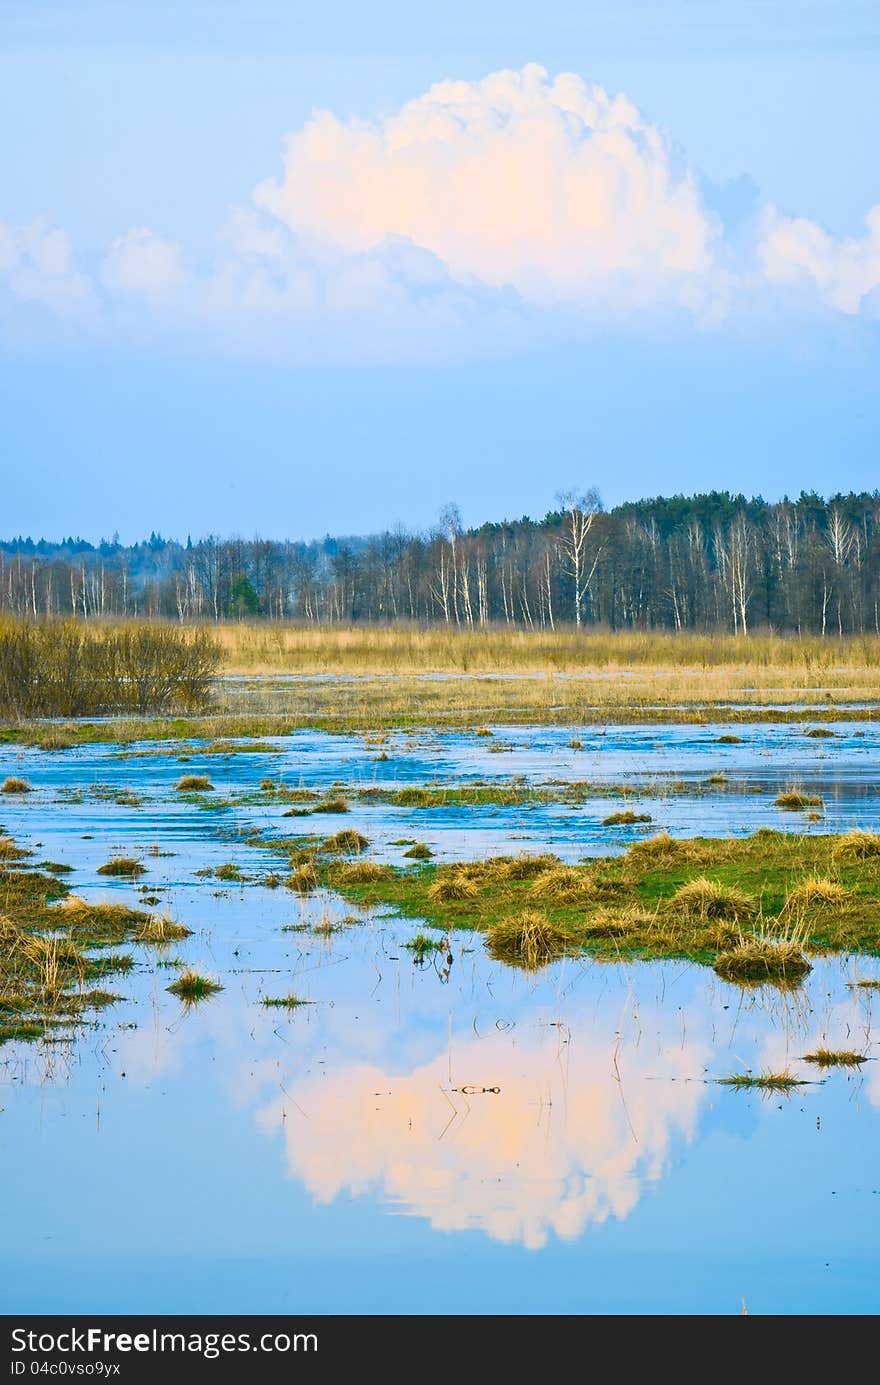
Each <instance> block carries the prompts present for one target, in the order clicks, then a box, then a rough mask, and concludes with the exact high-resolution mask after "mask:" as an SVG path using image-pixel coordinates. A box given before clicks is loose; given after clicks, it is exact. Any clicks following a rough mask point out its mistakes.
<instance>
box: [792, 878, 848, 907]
mask: <svg viewBox="0 0 880 1385" xmlns="http://www.w3.org/2000/svg"><path fill="white" fill-rule="evenodd" d="M849 897H850V891H849V890H848V889H846V888H845V887H844V886H843V885H841V884H840V882H839V881H838V880H826V879H823V878H822V877H821V876H818V875H810V876H808V877H807V879H806V880H802V881H801V883H800V884H799V885H795V887H794V889H793V890H791V892H790V893H789V896H788V899H787V900H786V905H787V907H788V908H790V909H828V908H834V907H835V906H836V905H839V904H843V903H845V902H846V900H847V899H849Z"/></svg>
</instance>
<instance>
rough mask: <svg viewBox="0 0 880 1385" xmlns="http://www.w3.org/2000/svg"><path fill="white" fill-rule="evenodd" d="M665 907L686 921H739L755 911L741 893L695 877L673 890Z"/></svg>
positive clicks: (753, 902)
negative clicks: (673, 892)
mask: <svg viewBox="0 0 880 1385" xmlns="http://www.w3.org/2000/svg"><path fill="white" fill-rule="evenodd" d="M667 908H669V909H671V910H672V911H673V913H678V914H681V915H682V916H683V917H684V918H687V919H701V920H703V919H733V920H736V919H743V918H751V917H752V915H753V914H754V912H755V901H754V900H753V899H750V898H749V896H748V895H747V894H744V893H743V892H742V891H741V890H735V889H731V887H730V886H728V885H719V884H718V883H717V881H715V880H707V879H706V877H705V876H702V875H701V876H698V877H697V878H696V879H695V880H689V881H688V882H687V884H686V885H682V886H681V888H680V889H678V890H676V892H675V894H674V895H673V896H672V898H671V899H670V900H669V903H668V905H667Z"/></svg>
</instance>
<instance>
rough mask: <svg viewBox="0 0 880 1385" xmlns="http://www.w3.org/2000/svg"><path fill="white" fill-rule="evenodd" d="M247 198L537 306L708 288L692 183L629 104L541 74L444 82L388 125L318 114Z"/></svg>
mask: <svg viewBox="0 0 880 1385" xmlns="http://www.w3.org/2000/svg"><path fill="white" fill-rule="evenodd" d="M256 201H257V203H258V205H259V206H261V207H262V208H264V209H265V210H266V211H267V212H269V213H270V214H271V215H273V216H275V217H278V218H279V219H280V220H281V221H283V222H284V223H285V224H286V225H288V226H290V227H291V228H292V229H294V230H297V231H299V232H304V233H307V234H312V235H317V236H322V237H328V238H330V239H332V240H333V241H334V242H336V243H337V244H338V245H340V246H342V247H344V248H345V249H347V250H349V251H351V252H364V251H368V250H370V249H372V248H373V247H375V246H377V245H379V244H380V243H381V242H382V241H383V240H384V238H385V237H387V236H401V237H406V238H408V239H410V240H411V241H412V242H414V243H415V244H416V245H418V246H421V247H423V248H424V249H426V250H430V251H431V252H433V254H434V255H436V256H437V257H438V258H439V259H440V260H442V261H443V263H444V264H445V265H447V266H448V268H449V270H450V272H451V273H452V274H453V275H454V276H456V277H459V278H461V277H468V276H474V277H476V278H478V279H480V280H481V281H482V282H483V283H486V284H489V285H494V286H500V285H503V284H508V283H509V284H512V285H514V286H515V287H516V289H517V290H518V291H519V292H520V293H522V294H523V295H525V296H526V297H528V298H531V299H537V300H539V301H541V300H546V299H562V300H569V299H571V298H572V297H574V298H577V297H579V296H580V295H582V294H584V293H589V292H591V291H592V290H595V288H596V287H597V285H601V284H602V283H604V282H606V281H608V280H609V279H612V280H620V279H628V280H632V281H636V282H638V283H640V284H642V285H644V286H648V285H649V286H651V291H652V292H654V293H656V292H659V291H660V286H661V285H662V284H663V283H664V282H668V281H678V280H680V279H686V280H687V279H693V278H695V277H697V276H704V275H706V274H707V273H708V271H709V270H710V269H711V267H712V263H713V241H714V240H715V238H716V236H717V234H718V227H717V225H716V223H715V220H714V218H712V217H711V216H710V215H709V214H707V212H706V211H705V210H704V209H703V207H702V206H701V203H700V198H699V194H698V190H697V183H696V179H695V178H694V176H693V174H692V173H691V171H690V170H689V169H687V168H686V167H684V166H683V165H682V164H681V162H680V161H679V159H678V158H677V157H676V155H675V153H674V151H673V149H672V148H671V146H670V144H669V141H668V140H667V139H666V137H665V136H664V135H663V134H662V133H661V131H660V130H658V129H657V128H656V127H655V126H653V125H650V124H649V123H647V122H646V121H645V120H644V119H643V118H642V116H641V115H640V114H639V112H638V110H637V109H636V108H635V106H633V105H632V103H631V102H630V101H629V100H628V99H627V98H626V97H625V96H617V97H613V98H612V97H609V96H608V95H607V94H606V92H605V91H603V90H602V88H601V87H597V86H592V85H590V84H589V83H587V82H585V81H583V79H582V78H580V77H578V76H577V75H575V74H573V73H565V74H562V75H560V76H558V77H556V78H555V79H550V78H549V77H548V75H547V73H546V71H545V70H544V69H543V68H542V67H538V66H535V65H531V66H528V67H525V68H523V70H522V71H521V72H496V73H493V74H492V75H490V76H488V77H486V78H484V79H483V80H482V81H479V82H453V81H446V82H440V83H438V84H437V85H435V86H433V87H431V88H430V90H429V91H428V92H427V93H426V94H425V95H424V96H421V97H419V98H418V99H417V100H415V101H411V102H409V103H408V104H407V105H405V106H404V107H403V108H402V109H401V110H400V111H398V112H397V113H396V114H394V115H391V116H389V117H387V118H386V119H384V120H382V121H375V122H364V121H358V120H352V121H348V122H343V121H340V120H338V119H337V118H336V116H334V115H333V114H332V113H330V112H328V111H324V112H320V113H318V114H316V115H315V116H314V117H313V119H311V120H310V121H309V122H308V124H307V125H306V126H305V127H304V128H303V129H302V130H301V131H300V132H298V133H297V134H294V135H290V136H289V137H288V140H287V153H286V158H285V169H284V177H283V180H282V181H281V182H280V183H278V182H271V181H270V182H265V183H263V184H261V185H260V186H259V187H258V188H257V190H256Z"/></svg>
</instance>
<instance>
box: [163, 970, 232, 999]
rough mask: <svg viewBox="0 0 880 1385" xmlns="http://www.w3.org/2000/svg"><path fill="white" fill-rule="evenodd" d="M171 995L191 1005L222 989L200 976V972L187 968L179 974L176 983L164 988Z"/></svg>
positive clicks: (214, 982) (215, 983)
mask: <svg viewBox="0 0 880 1385" xmlns="http://www.w3.org/2000/svg"><path fill="white" fill-rule="evenodd" d="M166 989H167V990H169V991H170V992H171V994H172V995H176V996H179V997H180V999H181V1000H184V1001H186V1002H187V1004H193V1003H195V1002H197V1001H199V1000H206V999H207V998H208V997H209V996H212V995H216V994H217V992H218V991H222V990H223V987H222V986H221V985H220V983H219V982H218V981H212V980H211V979H210V977H207V976H202V974H201V972H198V971H195V970H194V968H192V967H187V968H186V970H185V971H183V972H181V974H180V976H179V977H178V978H177V980H176V981H172V983H171V985H170V986H168V987H166Z"/></svg>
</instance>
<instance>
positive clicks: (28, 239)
mask: <svg viewBox="0 0 880 1385" xmlns="http://www.w3.org/2000/svg"><path fill="white" fill-rule="evenodd" d="M0 283H2V284H4V285H5V286H6V287H8V288H9V290H10V291H11V292H12V294H13V296H14V297H16V298H20V299H25V300H30V301H32V302H38V303H45V304H47V305H48V306H50V307H53V308H56V309H64V308H70V307H72V306H74V305H77V304H81V303H83V302H84V301H85V300H86V299H87V298H88V297H89V296H90V293H91V286H90V284H89V281H88V279H87V278H86V277H85V275H83V274H81V273H79V271H78V270H77V269H76V267H75V265H74V260H73V247H72V245H71V242H70V237H69V236H68V235H67V233H66V231H61V230H59V229H58V228H57V227H54V226H50V225H49V224H48V222H46V221H42V220H38V221H32V222H30V223H29V224H27V225H14V224H13V223H11V222H8V221H0Z"/></svg>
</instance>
